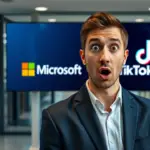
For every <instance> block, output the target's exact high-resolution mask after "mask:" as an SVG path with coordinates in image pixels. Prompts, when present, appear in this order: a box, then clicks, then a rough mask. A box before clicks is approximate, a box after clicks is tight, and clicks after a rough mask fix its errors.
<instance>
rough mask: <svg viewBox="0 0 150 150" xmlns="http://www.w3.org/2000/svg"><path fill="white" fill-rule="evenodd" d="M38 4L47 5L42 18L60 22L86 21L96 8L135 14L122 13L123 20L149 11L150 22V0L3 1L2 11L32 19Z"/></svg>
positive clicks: (8, 15) (12, 16)
mask: <svg viewBox="0 0 150 150" xmlns="http://www.w3.org/2000/svg"><path fill="white" fill-rule="evenodd" d="M4 1H5V2H4ZM8 1H10V2H8ZM38 6H45V7H48V11H46V12H44V13H43V12H42V13H41V12H40V21H47V20H48V19H49V18H56V19H57V21H68V20H69V21H83V20H85V19H86V18H87V16H88V15H90V13H92V12H96V11H107V12H111V13H116V14H125V15H126V14H127V15H128V14H132V16H131V17H130V18H128V16H123V17H124V18H123V17H122V16H121V17H120V18H121V19H123V21H126V20H128V21H130V20H131V21H133V20H135V16H134V15H133V14H136V17H137V18H143V16H137V14H138V15H142V14H144V15H145V14H146V16H144V17H145V18H144V20H145V21H150V19H149V18H150V17H149V13H150V11H148V8H149V7H150V0H149V1H148V0H0V14H4V15H5V17H6V18H8V19H10V20H13V21H31V15H30V14H33V13H34V12H35V10H34V9H35V7H38ZM66 15H67V17H66ZM65 19H66V20H65Z"/></svg>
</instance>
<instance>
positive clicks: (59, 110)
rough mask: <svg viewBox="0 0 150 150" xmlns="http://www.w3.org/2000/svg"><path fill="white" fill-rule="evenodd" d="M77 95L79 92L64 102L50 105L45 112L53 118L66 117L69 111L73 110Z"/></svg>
mask: <svg viewBox="0 0 150 150" xmlns="http://www.w3.org/2000/svg"><path fill="white" fill-rule="evenodd" d="M77 93H78V92H76V93H74V94H72V95H71V96H70V97H68V98H66V99H64V100H61V101H59V102H57V103H54V104H52V105H50V106H49V107H47V108H46V109H45V110H46V111H47V112H48V113H49V114H50V115H52V116H53V115H54V116H60V114H61V116H63V115H66V113H67V112H68V110H69V109H70V110H71V109H73V104H74V99H75V96H76V95H77Z"/></svg>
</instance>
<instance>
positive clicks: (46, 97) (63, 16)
mask: <svg viewBox="0 0 150 150" xmlns="http://www.w3.org/2000/svg"><path fill="white" fill-rule="evenodd" d="M18 1H19V0H18ZM50 2H51V1H50ZM50 2H49V6H50ZM95 2H96V1H95ZM101 2H102V6H101V7H100V8H99V7H98V6H96V4H95V5H94V6H95V7H96V8H94V6H93V7H92V8H90V7H87V8H86V6H85V7H84V8H83V7H82V8H83V10H85V11H82V8H78V9H79V10H77V11H72V10H71V8H68V10H67V9H66V8H63V9H61V7H60V5H58V1H57V2H56V8H57V7H58V8H57V9H56V11H54V10H53V11H51V9H50V10H49V11H48V12H44V13H43V12H37V11H34V8H33V10H32V11H31V9H29V11H27V10H26V11H25V12H24V11H22V10H21V9H22V8H23V5H22V8H19V6H21V4H20V5H16V8H17V7H18V9H17V10H16V8H15V9H12V12H11V9H10V8H9V7H10V6H9V7H7V9H9V11H8V12H5V11H4V9H1V7H2V6H3V5H4V4H3V3H4V2H2V1H0V9H1V10H0V12H1V13H0V14H1V15H0V83H1V84H0V86H1V88H0V120H1V121H0V150H9V149H10V148H11V149H12V150H13V149H14V150H27V149H29V147H30V145H31V132H32V131H31V99H30V92H25V91H21V92H17V91H9V92H8V91H7V87H6V83H7V78H6V77H7V74H6V70H7V57H6V55H7V47H6V45H7V35H6V24H7V23H9V22H32V21H35V20H36V21H37V22H49V23H51V22H83V21H84V20H85V19H86V18H87V17H88V16H89V15H90V14H91V13H93V12H95V11H101V10H102V11H103V10H104V9H103V5H104V2H103V1H101ZM108 2H109V1H108ZM131 2H132V6H134V5H133V0H132V1H131ZM11 3H14V5H15V4H17V2H15V1H14V2H11ZM26 3H35V1H34V0H33V2H32V1H28V2H26ZM43 3H44V2H43ZM66 3H67V2H66ZM78 3H79V4H80V1H79V2H78ZM82 3H84V1H82ZM85 3H86V2H85ZM93 3H94V1H93ZM52 4H53V5H54V1H53V2H52ZM69 4H70V5H71V2H69ZM69 4H68V5H67V6H66V7H69ZM106 4H107V3H105V5H106ZM134 4H135V5H137V4H136V1H135V2H134ZM143 4H145V5H144V6H143ZM5 5H7V6H8V5H10V4H9V3H6V2H5ZM45 5H46V3H45ZM57 5H58V6H57ZM89 5H90V4H89ZM105 5H104V7H106V6H105ZM129 5H130V4H129ZM129 5H128V6H129ZM140 5H141V6H140ZM26 6H27V5H26ZM35 6H36V4H35ZM82 6H84V5H83V4H82ZM113 6H114V7H113V8H110V6H109V8H108V9H105V10H104V11H107V12H110V13H112V14H114V15H115V16H116V17H117V18H118V19H120V21H122V22H136V23H139V22H148V23H149V22H150V12H149V10H148V8H147V7H148V5H147V4H146V3H144V2H142V4H140V3H138V6H136V7H137V8H134V7H130V8H127V5H125V7H124V8H123V4H122V5H121V7H120V8H117V7H115V5H113ZM116 6H118V5H116ZM149 6H150V4H149ZM71 7H73V6H71ZM50 8H52V7H50ZM121 8H123V9H121ZM132 8H134V10H131V9H132ZM65 9H66V10H65ZM74 9H75V8H74ZM76 9H77V6H76ZM128 9H129V10H128ZM2 11H4V12H2ZM19 11H20V12H21V13H19ZM16 82H17V81H16ZM39 92H40V105H41V112H42V110H43V109H44V108H46V107H48V106H49V105H51V104H53V103H56V102H59V101H61V100H63V99H65V98H67V97H69V96H70V95H71V94H73V93H75V92H76V91H39ZM131 92H133V93H135V94H137V95H140V96H143V97H147V98H149V97H150V91H131ZM39 119H40V117H39ZM14 137H15V138H14Z"/></svg>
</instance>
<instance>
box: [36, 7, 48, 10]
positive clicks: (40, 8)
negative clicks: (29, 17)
mask: <svg viewBox="0 0 150 150" xmlns="http://www.w3.org/2000/svg"><path fill="white" fill-rule="evenodd" d="M35 10H36V11H47V10H48V8H47V7H36V8H35Z"/></svg>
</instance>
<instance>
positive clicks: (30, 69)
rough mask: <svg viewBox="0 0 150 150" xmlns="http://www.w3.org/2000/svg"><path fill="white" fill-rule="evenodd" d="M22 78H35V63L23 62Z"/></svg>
mask: <svg viewBox="0 0 150 150" xmlns="http://www.w3.org/2000/svg"><path fill="white" fill-rule="evenodd" d="M21 65H22V76H23V77H34V76H35V63H33V62H22V64H21Z"/></svg>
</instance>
